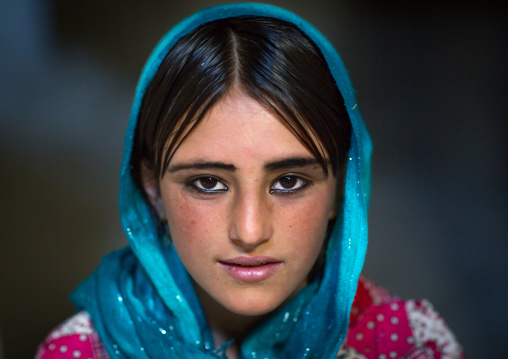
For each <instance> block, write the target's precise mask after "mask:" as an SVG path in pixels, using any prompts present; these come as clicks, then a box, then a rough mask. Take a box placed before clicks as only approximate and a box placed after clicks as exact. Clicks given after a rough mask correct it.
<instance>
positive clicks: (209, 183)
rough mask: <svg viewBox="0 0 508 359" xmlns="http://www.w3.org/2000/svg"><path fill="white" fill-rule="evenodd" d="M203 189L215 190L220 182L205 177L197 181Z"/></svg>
mask: <svg viewBox="0 0 508 359" xmlns="http://www.w3.org/2000/svg"><path fill="white" fill-rule="evenodd" d="M197 182H199V184H200V185H201V187H203V188H204V189H213V188H214V187H215V186H217V182H219V181H218V180H217V179H216V178H213V177H203V178H200V179H198V180H197Z"/></svg>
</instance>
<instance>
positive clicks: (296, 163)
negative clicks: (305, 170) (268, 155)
mask: <svg viewBox="0 0 508 359" xmlns="http://www.w3.org/2000/svg"><path fill="white" fill-rule="evenodd" d="M315 165H319V166H321V164H320V163H319V161H318V160H316V159H315V158H307V157H293V158H285V159H283V160H280V161H274V162H268V163H266V164H265V169H266V170H268V171H276V170H285V169H291V168H301V167H309V166H315Z"/></svg>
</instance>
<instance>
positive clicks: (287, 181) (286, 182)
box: [279, 176, 298, 189]
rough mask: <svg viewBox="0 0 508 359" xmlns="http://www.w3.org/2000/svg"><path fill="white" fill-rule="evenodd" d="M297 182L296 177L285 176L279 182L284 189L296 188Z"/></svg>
mask: <svg viewBox="0 0 508 359" xmlns="http://www.w3.org/2000/svg"><path fill="white" fill-rule="evenodd" d="M297 180H298V179H297V178H296V177H295V176H284V177H282V178H281V179H280V180H279V183H280V185H281V187H282V188H285V189H291V188H293V187H294V186H295V184H296V182H297Z"/></svg>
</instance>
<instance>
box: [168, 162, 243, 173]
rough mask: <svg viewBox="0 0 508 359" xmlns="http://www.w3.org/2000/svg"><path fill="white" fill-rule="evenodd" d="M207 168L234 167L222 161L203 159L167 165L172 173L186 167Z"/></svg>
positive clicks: (227, 168) (229, 169) (225, 168)
mask: <svg viewBox="0 0 508 359" xmlns="http://www.w3.org/2000/svg"><path fill="white" fill-rule="evenodd" d="M209 168H216V169H221V170H227V171H235V170H236V167H235V166H234V165H232V164H229V163H224V162H205V161H196V162H191V163H182V164H176V165H173V166H169V168H168V172H169V173H174V172H176V171H181V170H188V169H197V170H202V169H209Z"/></svg>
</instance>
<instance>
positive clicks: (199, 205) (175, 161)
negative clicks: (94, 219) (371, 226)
mask: <svg viewBox="0 0 508 359" xmlns="http://www.w3.org/2000/svg"><path fill="white" fill-rule="evenodd" d="M148 182H149V181H144V184H145V189H146V191H147V193H148V195H149V197H150V200H151V202H152V204H153V205H154V206H155V207H156V208H158V209H159V211H160V212H161V215H162V216H164V217H165V218H166V219H167V221H168V225H169V229H170V234H171V239H172V241H173V244H174V246H175V248H176V250H177V252H178V255H179V256H180V258H181V260H182V262H183V264H184V265H185V267H186V268H187V270H188V272H189V273H190V275H191V276H192V278H193V280H194V282H195V284H196V285H197V286H199V287H198V288H197V289H198V292H200V293H204V295H205V297H206V300H208V299H209V300H212V301H215V302H217V303H219V304H220V305H222V306H223V307H224V308H226V309H227V310H229V311H231V312H233V313H236V314H240V315H249V316H254V315H262V314H266V313H268V312H270V311H273V310H274V309H276V308H277V307H279V306H280V305H281V304H283V303H284V302H286V301H287V300H288V299H289V298H291V297H292V296H293V295H294V294H296V293H297V292H298V291H299V290H300V289H301V288H302V287H304V286H305V285H306V280H307V276H308V274H309V271H310V270H311V269H312V267H313V265H314V263H315V262H316V259H317V257H318V255H319V253H320V251H321V248H322V246H323V242H324V240H325V233H326V230H327V225H328V221H329V219H330V218H332V217H333V216H334V205H335V203H334V202H335V190H336V179H335V177H334V176H333V175H331V174H330V175H329V176H326V175H325V173H324V171H323V169H322V167H321V166H320V165H319V164H318V163H317V161H316V160H315V158H314V157H313V156H312V155H311V153H310V152H309V151H308V150H307V149H306V148H305V147H304V146H303V145H302V143H301V142H300V141H299V140H298V139H297V138H296V137H295V135H294V134H293V133H292V132H291V131H290V130H289V129H288V128H287V126H286V125H285V124H284V123H283V122H282V121H281V120H279V119H278V118H277V117H275V116H274V115H272V114H271V113H270V112H269V111H267V110H266V109H265V108H264V107H263V106H262V105H260V104H259V103H257V102H256V101H255V100H253V99H251V98H250V97H248V96H246V95H244V94H242V93H240V92H233V93H232V94H231V95H229V96H227V98H225V99H223V100H221V101H220V102H218V103H217V104H216V105H215V106H214V107H213V108H212V110H211V111H209V113H208V114H207V115H206V117H205V118H204V119H203V120H202V122H201V123H200V124H199V125H198V126H197V127H196V128H195V129H194V130H193V131H192V132H191V133H190V135H189V136H188V138H187V139H186V140H185V141H184V142H183V143H182V144H181V146H180V147H179V148H178V149H177V150H176V152H175V154H174V156H173V158H172V159H171V162H170V164H169V168H168V171H167V172H166V173H165V174H164V175H163V177H162V179H161V180H160V183H159V188H160V192H158V191H154V188H153V185H152V186H151V185H150V184H149V183H148ZM202 296H203V295H202ZM202 299H203V298H202Z"/></svg>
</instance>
